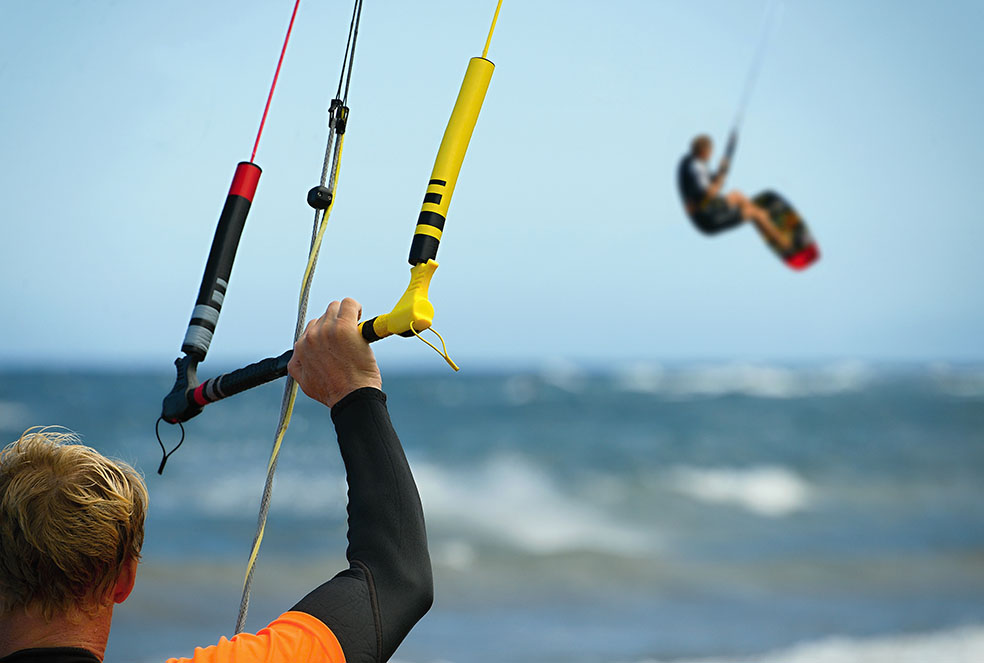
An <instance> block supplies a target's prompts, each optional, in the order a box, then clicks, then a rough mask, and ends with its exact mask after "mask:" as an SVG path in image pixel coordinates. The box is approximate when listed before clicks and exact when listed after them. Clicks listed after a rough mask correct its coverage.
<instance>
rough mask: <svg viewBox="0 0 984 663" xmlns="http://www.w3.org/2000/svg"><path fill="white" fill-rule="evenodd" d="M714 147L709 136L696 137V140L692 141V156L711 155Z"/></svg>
mask: <svg viewBox="0 0 984 663" xmlns="http://www.w3.org/2000/svg"><path fill="white" fill-rule="evenodd" d="M712 145H713V143H712V142H711V137H710V136H708V135H707V134H700V135H699V136H694V139H693V140H692V141H690V154H692V155H693V156H695V157H700V156H701V155H702V154H705V153H709V152H710V150H711V146H712Z"/></svg>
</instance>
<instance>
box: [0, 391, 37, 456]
mask: <svg viewBox="0 0 984 663" xmlns="http://www.w3.org/2000/svg"><path fill="white" fill-rule="evenodd" d="M29 419H30V411H29V410H28V409H27V406H26V405H24V404H22V403H13V402H10V401H0V428H10V429H13V430H19V429H21V428H25V429H26V428H27V427H28V426H30V425H31V424H30V423H28V421H29ZM7 442H13V440H3V444H0V446H4V445H5V444H6V443H7Z"/></svg>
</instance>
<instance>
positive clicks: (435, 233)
mask: <svg viewBox="0 0 984 663" xmlns="http://www.w3.org/2000/svg"><path fill="white" fill-rule="evenodd" d="M494 70H495V65H494V64H492V62H490V61H489V60H486V59H485V58H472V59H471V60H470V61H469V62H468V69H467V70H466V71H465V79H464V80H463V81H462V83H461V90H460V91H459V92H458V99H457V101H455V104H454V110H453V111H451V119H450V120H448V126H447V129H445V130H444V138H443V140H441V147H440V148H439V149H438V151H437V159H435V160H434V170H432V171H431V177H430V182H429V183H428V184H427V193H426V194H424V204H423V205H422V206H421V207H420V215H419V216H418V217H417V227H416V228H415V229H414V235H413V242H412V243H411V244H410V264H411V265H417V264H422V263H426V262H427V261H428V260H433V259H435V258H436V257H437V248H438V245H439V244H440V242H441V235H442V233H443V232H444V221H445V219H446V218H447V214H448V206H449V205H450V204H451V196H452V195H453V194H454V187H455V184H457V182H458V173H459V172H460V171H461V164H462V162H463V161H464V159H465V152H467V150H468V143H469V142H470V141H471V137H472V132H473V131H474V130H475V123H476V122H478V114H479V113H480V112H481V110H482V103H483V102H484V101H485V94H486V93H487V92H488V89H489V83H490V82H491V80H492V72H493V71H494ZM417 331H420V330H419V329H418V330H417Z"/></svg>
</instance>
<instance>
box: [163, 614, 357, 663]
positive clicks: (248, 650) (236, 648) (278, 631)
mask: <svg viewBox="0 0 984 663" xmlns="http://www.w3.org/2000/svg"><path fill="white" fill-rule="evenodd" d="M294 661H305V662H307V661H311V662H312V663H315V662H321V663H345V655H344V654H343V653H342V647H341V645H339V644H338V639H337V638H336V637H335V634H334V633H332V632H331V629H330V628H328V627H327V626H325V624H324V623H323V622H322V621H321V620H319V619H318V618H316V617H312V616H311V615H309V614H307V613H305V612H293V611H292V612H285V613H284V614H282V615H280V616H279V617H277V618H276V619H275V620H273V622H271V623H270V625H269V626H267V627H266V628H264V629H263V630H261V631H260V632H258V633H256V634H255V635H254V634H253V633H240V634H239V635H237V636H234V637H233V638H232V640H227V639H226V638H224V637H223V638H221V639H220V640H219V643H218V644H217V645H212V646H211V647H205V648H202V647H196V648H195V653H194V654H193V655H192V657H191V658H169V659H168V660H167V663H293V662H294Z"/></svg>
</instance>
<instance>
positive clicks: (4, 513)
mask: <svg viewBox="0 0 984 663" xmlns="http://www.w3.org/2000/svg"><path fill="white" fill-rule="evenodd" d="M360 315H361V307H360V306H359V304H358V303H357V302H356V301H354V300H352V299H345V300H344V301H342V302H332V304H331V305H330V306H329V307H328V310H327V312H326V313H325V314H324V315H323V316H322V317H321V318H319V319H317V320H314V321H312V322H311V323H309V324H308V326H307V329H306V330H305V331H304V334H303V335H302V336H301V337H300V339H299V340H298V341H297V343H296V345H295V346H294V355H293V359H292V360H291V362H290V367H289V371H290V374H291V375H292V376H293V377H294V379H295V380H297V382H298V384H299V385H300V387H301V389H303V390H304V393H305V394H307V395H308V396H310V397H311V398H313V399H315V400H318V401H320V402H322V403H324V404H325V405H327V406H328V407H329V408H331V418H332V421H333V422H334V424H335V430H336V433H337V436H338V446H339V448H340V450H341V456H342V461H343V462H344V464H345V471H346V477H347V480H348V487H349V492H348V496H349V503H348V516H349V520H348V542H349V546H348V549H347V551H346V556H347V558H348V561H349V568H347V569H345V570H343V571H341V572H340V573H338V574H337V575H335V576H334V577H333V578H331V579H330V580H328V581H327V582H325V583H324V584H322V585H321V586H320V587H318V588H316V589H314V590H313V591H311V592H310V593H309V594H308V595H307V596H305V597H304V598H302V599H301V600H300V601H299V602H298V603H297V604H295V605H294V606H293V607H292V608H291V609H290V610H288V611H287V612H285V613H283V614H282V615H280V616H279V617H278V618H277V619H275V620H274V621H273V622H271V623H270V624H269V625H268V626H266V627H265V628H264V629H262V630H261V631H259V632H258V633H256V634H249V633H242V634H240V635H237V636H235V637H234V638H232V639H231V640H227V639H225V638H221V639H220V640H219V642H218V644H216V645H213V646H210V647H207V648H204V649H195V651H194V654H192V657H191V659H170V662H169V663H177V662H178V661H189V660H190V661H194V662H196V663H206V662H207V663H225V662H230V663H231V662H233V661H235V662H236V663H252V662H254V661H255V662H259V661H265V662H270V663H277V662H280V661H283V662H284V663H287V662H293V661H322V662H325V663H343V662H346V663H362V662H373V663H382V662H383V661H386V660H387V659H389V658H390V656H391V655H392V654H393V652H394V651H395V650H396V648H397V646H398V645H399V644H400V642H401V641H402V640H403V638H404V637H405V636H406V635H407V633H408V632H409V631H410V629H411V628H412V627H413V625H414V624H416V623H417V621H418V620H419V619H420V618H421V617H422V616H423V615H424V613H426V612H427V610H428V609H429V608H430V605H431V602H432V598H433V583H432V578H431V566H430V558H429V556H428V553H427V539H426V534H425V532H424V518H423V512H422V510H421V506H420V498H419V497H418V495H417V488H416V486H415V484H414V480H413V476H412V475H411V473H410V467H409V466H408V465H407V460H406V457H405V456H404V453H403V449H402V447H401V446H400V441H399V439H398V438H397V435H396V432H395V431H394V430H393V426H392V424H391V423H390V418H389V414H388V413H387V410H386V396H385V395H384V394H383V392H382V391H380V389H381V387H382V381H381V378H380V374H379V369H378V368H377V367H376V360H375V358H374V356H373V353H372V350H371V349H370V348H369V345H368V344H366V342H365V341H364V340H363V339H362V336H361V334H360V333H359V331H358V328H357V322H358V319H359V317H360ZM146 508H147V489H146V487H145V485H144V482H143V480H142V479H141V477H140V475H139V474H137V473H136V472H135V471H134V470H133V469H132V468H131V467H130V466H128V465H126V464H125V463H122V462H119V461H114V460H110V459H108V458H105V457H104V456H102V455H100V454H99V453H98V452H97V451H95V450H94V449H90V448H88V447H85V446H82V445H80V444H76V443H75V438H74V437H73V436H71V435H70V434H66V433H64V432H57V431H52V430H51V429H38V428H35V429H31V430H29V431H27V432H26V433H24V435H23V436H21V438H20V439H19V440H18V441H17V442H14V443H12V444H11V445H9V446H7V447H6V448H5V449H4V450H3V451H2V452H0V662H2V663H28V662H30V663H98V662H99V661H101V660H102V658H103V655H104V653H105V650H106V642H107V639H108V637H109V628H110V622H111V621H112V616H113V606H114V604H116V603H122V602H123V601H125V600H126V598H127V597H128V596H129V595H130V591H131V590H132V589H133V585H134V581H135V580H136V573H137V562H138V560H139V558H140V548H141V545H142V543H143V535H144V516H145V514H146ZM189 589H192V588H189ZM189 653H190V652H189Z"/></svg>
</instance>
